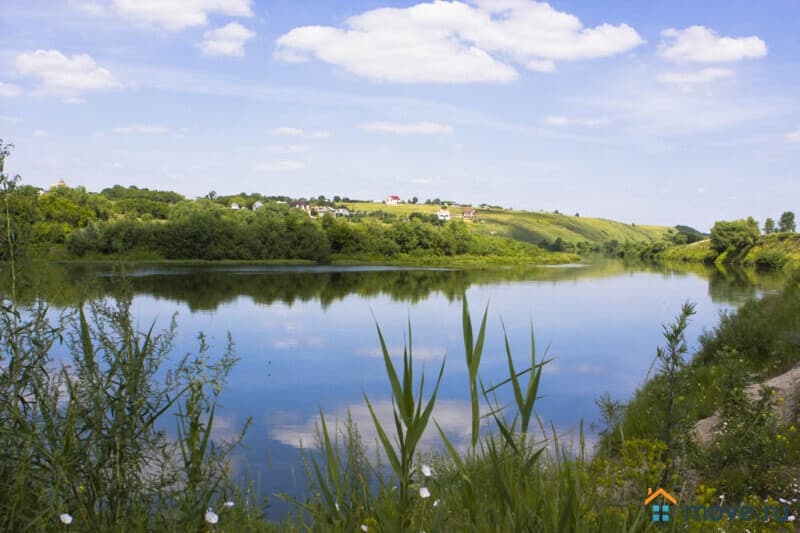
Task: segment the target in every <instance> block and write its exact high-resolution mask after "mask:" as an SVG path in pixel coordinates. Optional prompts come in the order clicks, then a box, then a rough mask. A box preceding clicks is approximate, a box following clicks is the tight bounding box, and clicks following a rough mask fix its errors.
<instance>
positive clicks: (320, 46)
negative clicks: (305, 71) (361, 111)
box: [275, 0, 644, 83]
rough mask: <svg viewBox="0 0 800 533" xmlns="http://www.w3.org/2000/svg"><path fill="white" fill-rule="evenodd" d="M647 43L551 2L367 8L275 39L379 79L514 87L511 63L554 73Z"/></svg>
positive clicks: (291, 53) (298, 56)
mask: <svg viewBox="0 0 800 533" xmlns="http://www.w3.org/2000/svg"><path fill="white" fill-rule="evenodd" d="M643 42H644V41H643V40H642V38H641V37H640V36H639V34H638V33H637V32H636V30H634V29H633V28H631V27H630V26H628V25H627V24H620V25H618V26H612V25H610V24H602V25H600V26H596V27H594V28H585V27H584V26H583V24H582V23H581V21H580V20H579V19H578V18H577V17H575V16H574V15H571V14H569V13H564V12H560V11H557V10H555V9H553V8H552V7H550V5H548V4H546V3H539V2H532V1H530V0H474V1H473V2H472V3H470V4H467V3H464V2H460V1H443V0H435V1H433V2H426V3H420V4H417V5H414V6H411V7H409V8H404V9H399V8H381V9H374V10H371V11H367V12H365V13H362V14H361V15H358V16H354V17H351V18H349V19H347V20H346V21H345V27H344V28H334V27H330V26H302V27H299V28H295V29H293V30H291V31H290V32H288V33H286V34H284V35H282V36H281V37H279V38H278V40H277V42H276V45H277V47H276V51H275V56H276V57H277V58H278V59H281V60H283V61H287V62H303V61H308V60H309V59H311V58H316V59H318V60H320V61H324V62H326V63H330V64H333V65H337V66H340V67H342V68H344V69H345V70H347V71H349V72H351V73H353V74H355V75H356V76H361V77H365V78H369V79H371V80H375V81H389V82H398V83H426V82H427V83H470V82H509V81H513V80H515V79H517V78H518V73H517V70H516V69H515V68H514V67H513V66H512V63H516V64H520V65H523V66H526V67H527V68H529V69H530V70H534V71H538V72H552V71H553V70H555V63H554V61H557V60H564V61H574V60H580V59H590V58H597V57H608V56H612V55H615V54H619V53H621V52H625V51H628V50H630V49H632V48H634V47H636V46H638V45H639V44H641V43H643Z"/></svg>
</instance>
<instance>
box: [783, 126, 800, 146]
mask: <svg viewBox="0 0 800 533" xmlns="http://www.w3.org/2000/svg"><path fill="white" fill-rule="evenodd" d="M786 140H787V141H789V142H790V143H799V144H800V129H798V130H797V131H793V132H790V133H787V134H786Z"/></svg>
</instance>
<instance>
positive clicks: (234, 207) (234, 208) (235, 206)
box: [231, 202, 241, 211]
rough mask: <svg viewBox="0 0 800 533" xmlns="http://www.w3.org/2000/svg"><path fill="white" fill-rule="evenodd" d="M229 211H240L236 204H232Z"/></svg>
mask: <svg viewBox="0 0 800 533" xmlns="http://www.w3.org/2000/svg"><path fill="white" fill-rule="evenodd" d="M231 209H233V210H234V211H238V210H239V209H241V207H240V206H239V204H237V203H236V202H233V203H232V204H231Z"/></svg>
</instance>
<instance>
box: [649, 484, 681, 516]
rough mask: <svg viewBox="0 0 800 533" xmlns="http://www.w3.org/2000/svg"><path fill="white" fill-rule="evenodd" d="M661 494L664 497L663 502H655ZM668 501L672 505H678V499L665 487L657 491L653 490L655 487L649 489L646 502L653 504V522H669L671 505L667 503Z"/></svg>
mask: <svg viewBox="0 0 800 533" xmlns="http://www.w3.org/2000/svg"><path fill="white" fill-rule="evenodd" d="M659 496H660V497H661V498H662V500H661V504H660V505H659V504H654V503H653V502H654V501H655V499H656V498H658V497H659ZM666 502H670V503H672V505H678V500H676V499H675V498H674V497H673V496H672V494H670V493H669V492H667V491H665V490H664V489H658V490H656V491H655V492H653V489H650V488H648V489H647V498H645V500H644V504H645V505H651V504H652V506H653V508H652V510H653V522H669V505H667V503H666Z"/></svg>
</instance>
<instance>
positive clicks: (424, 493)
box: [419, 487, 431, 498]
mask: <svg viewBox="0 0 800 533" xmlns="http://www.w3.org/2000/svg"><path fill="white" fill-rule="evenodd" d="M419 497H420V498H430V497H431V491H429V490H428V487H420V488H419Z"/></svg>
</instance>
